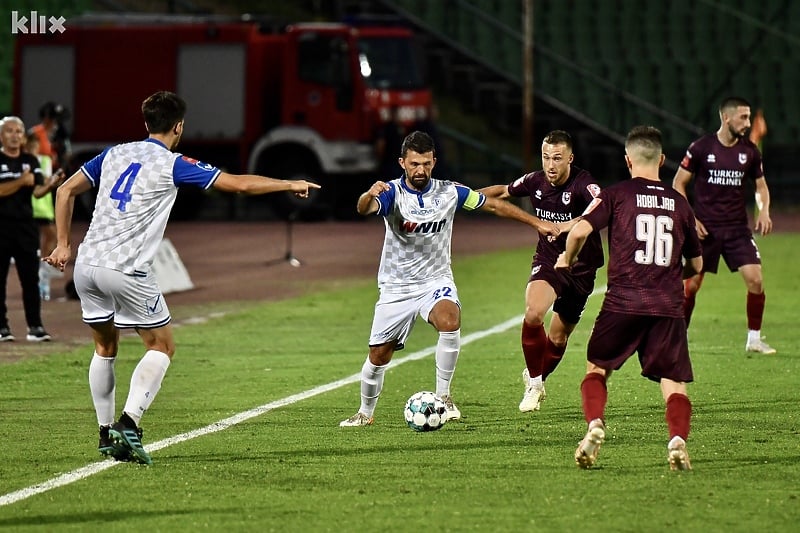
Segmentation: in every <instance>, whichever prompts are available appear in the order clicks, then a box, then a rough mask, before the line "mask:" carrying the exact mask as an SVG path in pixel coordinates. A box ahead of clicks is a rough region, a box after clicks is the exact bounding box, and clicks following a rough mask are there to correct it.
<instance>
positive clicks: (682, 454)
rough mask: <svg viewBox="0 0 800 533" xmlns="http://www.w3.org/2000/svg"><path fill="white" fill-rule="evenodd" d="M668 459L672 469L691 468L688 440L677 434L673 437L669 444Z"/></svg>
mask: <svg viewBox="0 0 800 533" xmlns="http://www.w3.org/2000/svg"><path fill="white" fill-rule="evenodd" d="M667 459H668V460H669V468H670V470H691V469H692V463H691V462H690V461H689V452H688V451H686V441H685V440H683V439H682V438H681V437H678V436H677V435H676V436H674V437H672V440H671V441H669V444H668V445H667Z"/></svg>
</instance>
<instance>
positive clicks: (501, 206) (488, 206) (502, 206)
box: [481, 196, 561, 237]
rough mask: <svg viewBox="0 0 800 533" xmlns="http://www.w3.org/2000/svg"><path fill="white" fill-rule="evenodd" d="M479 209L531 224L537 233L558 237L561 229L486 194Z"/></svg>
mask: <svg viewBox="0 0 800 533" xmlns="http://www.w3.org/2000/svg"><path fill="white" fill-rule="evenodd" d="M481 209H482V210H484V211H489V212H490V213H494V214H495V215H497V216H499V217H504V218H513V219H514V220H518V221H520V222H523V223H525V224H528V225H529V226H533V227H534V228H536V230H537V231H538V232H539V233H541V234H542V235H545V236H547V237H558V235H559V233H561V230H559V229H558V226H556V225H555V224H554V223H552V222H550V221H549V220H542V219H541V218H539V217H536V216H533V215H531V214H530V213H528V212H526V211H523V210H522V209H520V208H519V207H517V206H516V205H514V204H512V203H510V202H507V201H505V200H500V199H497V198H493V197H491V196H487V197H486V202H485V203H484V204H483V206H482V207H481Z"/></svg>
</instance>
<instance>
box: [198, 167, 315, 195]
mask: <svg viewBox="0 0 800 533" xmlns="http://www.w3.org/2000/svg"><path fill="white" fill-rule="evenodd" d="M214 188H215V189H217V190H219V191H223V192H236V193H242V194H248V195H258V194H269V193H273V192H283V191H287V192H291V193H294V195H295V196H297V197H298V198H308V195H309V192H310V191H311V189H319V188H320V186H319V185H317V184H316V183H313V182H311V181H306V180H279V179H275V178H268V177H266V176H258V175H255V174H228V173H227V172H220V174H219V176H217V179H216V180H215V181H214Z"/></svg>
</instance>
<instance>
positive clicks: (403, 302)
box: [339, 131, 559, 427]
mask: <svg viewBox="0 0 800 533" xmlns="http://www.w3.org/2000/svg"><path fill="white" fill-rule="evenodd" d="M398 162H399V163H400V166H401V167H402V169H403V176H402V177H400V178H398V179H395V180H392V181H390V182H388V183H387V182H383V181H378V182H376V183H375V184H373V185H372V187H370V188H369V190H368V191H366V192H365V193H364V194H362V195H361V196H360V197H359V199H358V205H357V210H358V212H359V213H360V214H361V215H369V214H374V213H377V214H378V215H380V216H382V217H383V220H384V225H385V226H386V236H385V238H384V241H383V253H382V255H381V263H380V267H379V269H378V287H379V289H380V297H379V299H378V302H377V304H376V305H375V315H374V318H373V322H372V332H371V333H370V338H369V355H368V356H367V359H366V361H364V365H363V366H362V368H361V407H360V408H359V410H358V412H357V413H356V414H355V415H353V416H351V417H350V418H348V419H346V420H343V421H342V422H341V423H340V424H339V425H340V426H343V427H352V426H368V425H370V424H372V420H373V413H374V412H375V406H376V404H377V403H378V396H380V393H381V390H382V389H383V378H384V372H385V371H386V367H387V366H388V364H389V361H391V359H392V355H393V354H394V352H395V351H396V350H400V349H402V348H403V346H404V345H405V342H406V339H407V338H408V336H409V334H410V333H411V328H412V327H413V326H414V322H415V321H416V318H417V315H419V316H421V317H422V319H423V320H425V321H426V322H428V323H430V324H431V325H432V326H433V327H434V328H436V331H438V332H439V341H438V343H437V345H436V355H435V360H436V394H437V395H438V396H440V397H441V398H442V399H443V400H444V402H445V405H446V406H447V416H448V419H450V420H454V419H458V418H460V417H461V411H460V410H459V409H458V407H456V405H455V404H454V403H453V399H452V397H451V395H450V382H451V380H452V379H453V374H454V372H455V369H456V360H457V359H458V354H459V350H460V346H461V333H460V328H461V304H460V303H459V300H458V291H457V289H456V285H455V282H454V280H453V272H452V270H451V269H450V239H451V235H452V231H453V219H454V216H455V213H456V211H457V210H458V209H464V210H467V211H475V210H485V211H489V212H492V213H494V214H496V215H498V216H501V217H509V218H513V219H515V220H519V221H520V222H524V223H526V224H529V225H530V226H533V227H534V228H536V229H537V230H539V232H541V233H542V234H544V235H546V236H556V235H558V233H559V229H558V227H557V226H556V225H555V224H553V223H552V222H548V221H544V220H540V219H539V218H537V217H535V216H533V215H530V214H528V213H526V212H525V211H523V210H522V209H520V208H518V207H516V206H515V205H513V204H510V203H508V202H505V201H503V200H498V199H496V198H487V197H485V196H484V195H483V194H481V193H479V192H476V191H473V190H472V189H470V188H469V187H466V186H464V185H461V184H459V183H455V182H453V181H443V180H436V179H431V172H432V170H433V166H434V164H435V162H436V158H435V157H434V144H433V139H431V137H430V136H429V135H428V134H426V133H423V132H419V131H415V132H412V133H411V134H409V135H408V136H407V137H406V138H405V140H404V141H403V144H402V147H401V152H400V158H399V160H398Z"/></svg>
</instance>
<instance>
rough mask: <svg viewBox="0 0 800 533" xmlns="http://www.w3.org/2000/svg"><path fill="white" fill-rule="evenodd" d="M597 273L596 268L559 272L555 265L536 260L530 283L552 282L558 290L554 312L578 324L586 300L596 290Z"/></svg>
mask: <svg viewBox="0 0 800 533" xmlns="http://www.w3.org/2000/svg"><path fill="white" fill-rule="evenodd" d="M596 273H597V271H596V270H594V269H591V270H587V271H584V272H575V273H573V272H569V273H565V272H559V271H557V270H556V269H555V268H553V265H550V264H546V263H540V262H538V261H534V263H533V265H532V268H531V277H530V278H529V279H528V283H530V282H531V281H537V280H541V281H546V282H547V283H548V284H550V286H551V287H553V290H554V291H555V292H556V301H555V303H553V312H555V313H558V315H559V316H560V317H561V320H562V321H564V322H566V323H567V324H577V323H578V322H579V321H580V319H581V315H582V314H583V309H584V308H585V307H586V300H588V299H589V295H590V294H591V293H592V290H594V279H595V275H596Z"/></svg>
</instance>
